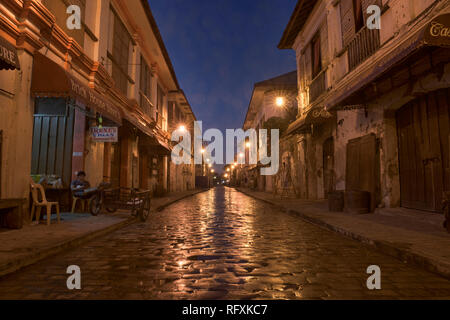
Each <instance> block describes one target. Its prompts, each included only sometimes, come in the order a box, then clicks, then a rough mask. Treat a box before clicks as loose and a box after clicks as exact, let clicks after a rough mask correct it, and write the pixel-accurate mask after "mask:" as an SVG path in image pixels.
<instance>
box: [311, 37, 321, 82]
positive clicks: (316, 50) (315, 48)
mask: <svg viewBox="0 0 450 320" xmlns="http://www.w3.org/2000/svg"><path fill="white" fill-rule="evenodd" d="M311 65H312V68H311V70H312V79H314V78H315V77H316V76H317V75H318V74H319V73H320V71H322V55H321V50H320V34H319V33H318V34H317V35H315V36H314V38H313V39H312V41H311Z"/></svg>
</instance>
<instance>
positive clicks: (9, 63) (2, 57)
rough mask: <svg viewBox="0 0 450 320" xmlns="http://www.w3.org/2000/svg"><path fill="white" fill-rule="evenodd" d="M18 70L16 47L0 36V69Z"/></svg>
mask: <svg viewBox="0 0 450 320" xmlns="http://www.w3.org/2000/svg"><path fill="white" fill-rule="evenodd" d="M3 69H7V70H14V69H19V70H20V64H19V57H18V56H17V49H16V48H15V47H14V46H13V45H12V44H10V43H9V42H8V41H6V40H5V39H3V38H2V37H0V70H3Z"/></svg>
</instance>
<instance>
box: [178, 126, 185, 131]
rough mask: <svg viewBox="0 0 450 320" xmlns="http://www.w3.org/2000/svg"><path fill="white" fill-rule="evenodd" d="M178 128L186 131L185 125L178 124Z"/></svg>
mask: <svg viewBox="0 0 450 320" xmlns="http://www.w3.org/2000/svg"><path fill="white" fill-rule="evenodd" d="M178 130H179V131H181V132H185V131H186V127H185V126H183V125H180V126H179V127H178Z"/></svg>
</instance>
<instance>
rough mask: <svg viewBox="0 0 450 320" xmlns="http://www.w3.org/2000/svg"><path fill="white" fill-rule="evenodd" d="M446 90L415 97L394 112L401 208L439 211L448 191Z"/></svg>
mask: <svg viewBox="0 0 450 320" xmlns="http://www.w3.org/2000/svg"><path fill="white" fill-rule="evenodd" d="M449 98H450V89H449V88H447V89H444V90H438V91H434V92H431V93H428V94H426V95H424V96H422V97H420V98H417V99H415V100H413V101H411V102H409V103H408V104H406V105H405V106H403V107H402V108H401V109H400V110H398V111H397V114H396V118H397V130H398V155H399V169H400V201H401V206H402V207H406V208H412V209H419V210H426V211H433V212H441V210H442V208H441V206H442V205H441V203H442V197H443V192H444V191H450V151H449V149H450V141H449V140H450V137H449V135H450V129H449V127H450V116H449V114H450V100H449Z"/></svg>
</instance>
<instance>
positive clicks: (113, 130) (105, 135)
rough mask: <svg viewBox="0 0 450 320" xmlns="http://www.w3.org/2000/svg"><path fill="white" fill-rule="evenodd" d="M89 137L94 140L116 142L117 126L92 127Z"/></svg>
mask: <svg viewBox="0 0 450 320" xmlns="http://www.w3.org/2000/svg"><path fill="white" fill-rule="evenodd" d="M91 137H92V140H93V141H95V142H117V141H118V137H119V132H118V129H117V127H101V128H99V127H92V128H91Z"/></svg>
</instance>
